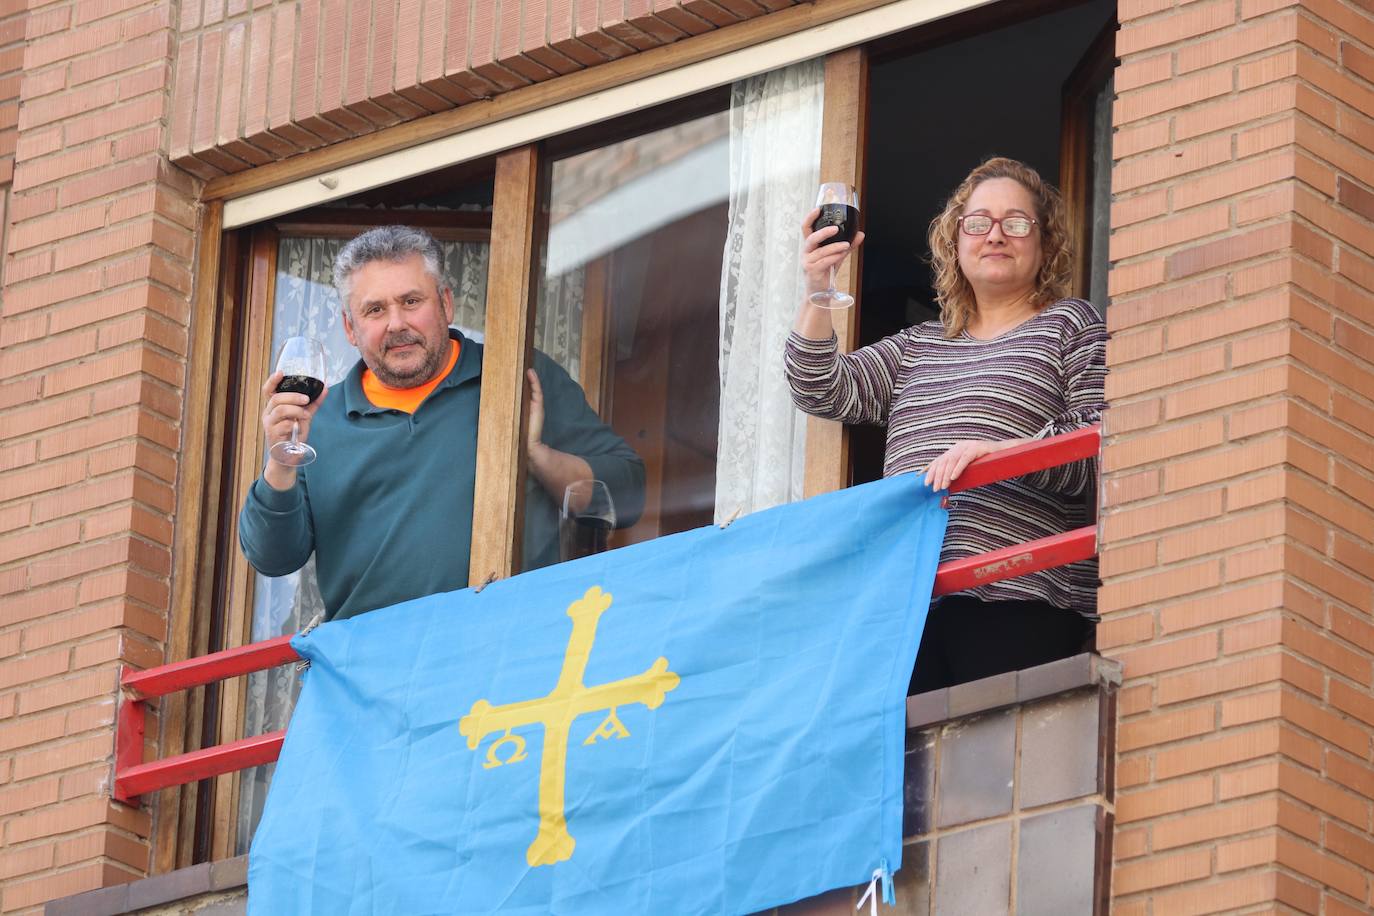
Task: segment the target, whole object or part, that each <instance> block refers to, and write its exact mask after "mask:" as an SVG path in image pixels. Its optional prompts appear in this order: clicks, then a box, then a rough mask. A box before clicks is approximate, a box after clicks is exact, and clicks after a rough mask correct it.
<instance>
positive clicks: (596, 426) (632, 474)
mask: <svg viewBox="0 0 1374 916" xmlns="http://www.w3.org/2000/svg"><path fill="white" fill-rule="evenodd" d="M534 365H535V368H534V369H532V370H530V373H529V378H530V412H529V426H528V430H527V442H526V445H527V452H528V456H529V457H528V469H529V472H530V473H531V474H532V475H534V477H535V479H536V480H538V481H539V484H540V486H541V487H543V489H544V491H545V492H547V493H548V494H549V496H550V498H551V499H552V500H553V502H554V504H555V505H562V504H563V491H564V489H565V488H566V487H567V486H568V484H570V483H572V482H573V481H576V480H587V479H595V480H600V481H603V482H604V483H605V484H606V487H607V489H608V490H610V493H611V499H612V500H613V501H614V502H615V509H616V526H617V527H619V528H628V527H629V526H630V525H633V524H634V523H635V522H637V521H638V520H639V516H640V515H641V514H642V513H643V511H644V462H643V460H641V459H640V457H639V455H637V454H636V453H635V450H634V449H632V448H630V446H629V444H628V443H626V442H625V440H624V439H622V438H621V437H620V436H618V435H616V434H615V433H614V432H613V431H612V430H611V429H610V427H608V426H607V425H606V424H605V423H603V422H601V418H600V417H598V416H597V415H596V413H595V411H593V410H592V409H591V407H590V406H589V405H588V404H587V398H586V395H584V394H583V393H582V388H581V387H580V386H579V385H578V384H577V383H576V382H575V381H573V380H572V378H571V377H570V376H569V375H568V373H567V372H565V371H564V370H563V369H562V367H560V366H559V365H558V364H557V363H555V362H554V361H553V360H551V359H549V357H547V356H545V355H544V354H543V353H539V352H536V353H535V360H534Z"/></svg>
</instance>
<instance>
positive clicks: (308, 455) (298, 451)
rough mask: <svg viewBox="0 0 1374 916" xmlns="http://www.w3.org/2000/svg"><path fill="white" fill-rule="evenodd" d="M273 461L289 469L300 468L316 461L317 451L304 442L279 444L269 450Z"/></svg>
mask: <svg viewBox="0 0 1374 916" xmlns="http://www.w3.org/2000/svg"><path fill="white" fill-rule="evenodd" d="M269 453H270V454H271V456H272V460H273V461H275V462H277V464H282V465H285V466H286V467H289V468H299V467H304V466H305V465H307V464H310V463H311V462H313V461H314V460H315V450H314V449H313V448H311V447H310V446H309V445H306V444H305V443H304V442H297V443H295V444H292V443H290V442H278V443H277V444H276V445H274V446H272V448H271V449H270V450H269Z"/></svg>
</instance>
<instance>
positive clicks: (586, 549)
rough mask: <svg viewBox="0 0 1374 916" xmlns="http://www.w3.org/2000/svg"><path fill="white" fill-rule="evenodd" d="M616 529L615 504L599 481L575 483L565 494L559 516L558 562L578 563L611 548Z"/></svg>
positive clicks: (609, 493) (603, 484)
mask: <svg viewBox="0 0 1374 916" xmlns="http://www.w3.org/2000/svg"><path fill="white" fill-rule="evenodd" d="M614 529H615V503H614V501H612V499H611V491H610V490H609V489H608V488H607V487H606V484H605V483H603V482H602V481H600V480H575V481H573V482H572V483H570V484H568V486H567V489H565V490H564V491H563V508H562V511H561V512H560V513H559V516H558V560H559V562H565V561H567V560H576V559H577V558H578V557H589V556H591V555H592V554H594V553H601V552H602V551H603V550H606V549H607V548H608V547H609V546H610V536H611V531H612V530H614Z"/></svg>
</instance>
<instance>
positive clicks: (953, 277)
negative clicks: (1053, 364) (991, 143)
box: [929, 156, 1073, 337]
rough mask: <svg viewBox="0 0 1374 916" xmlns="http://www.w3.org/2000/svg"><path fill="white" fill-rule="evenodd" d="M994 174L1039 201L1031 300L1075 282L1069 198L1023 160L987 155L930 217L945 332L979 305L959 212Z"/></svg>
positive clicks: (952, 331)
mask: <svg viewBox="0 0 1374 916" xmlns="http://www.w3.org/2000/svg"><path fill="white" fill-rule="evenodd" d="M993 178H1010V179H1011V180H1012V181H1015V182H1016V183H1017V184H1019V185H1021V187H1023V188H1025V189H1026V190H1027V191H1029V192H1030V196H1031V199H1032V200H1033V201H1034V202H1035V219H1036V223H1037V225H1038V226H1039V228H1040V270H1039V271H1038V272H1037V273H1036V276H1035V293H1034V294H1033V295H1032V297H1031V304H1032V305H1034V306H1035V307H1036V308H1037V309H1041V308H1044V307H1045V306H1047V305H1049V304H1050V303H1051V302H1056V301H1058V300H1060V299H1062V298H1064V297H1065V296H1066V295H1068V292H1069V287H1070V285H1071V284H1072V278H1073V252H1072V251H1071V250H1070V248H1069V233H1068V226H1067V225H1066V222H1065V217H1064V201H1063V198H1061V197H1060V196H1059V192H1058V191H1057V190H1056V189H1055V187H1054V186H1053V185H1051V184H1049V183H1048V182H1046V181H1045V180H1044V179H1042V178H1041V177H1040V175H1039V173H1037V172H1036V171H1035V169H1033V168H1031V167H1030V166H1028V165H1026V164H1025V163H1024V162H1018V161H1017V160H1015V159H1005V158H1002V157H1000V156H996V157H993V158H991V159H988V160H987V161H986V162H984V163H983V164H982V165H980V166H978V167H977V168H975V169H974V170H973V171H972V172H969V173H968V177H967V178H965V179H964V180H963V181H962V182H960V183H959V187H957V188H955V189H954V193H953V194H951V195H950V197H949V200H947V201H946V202H945V209H944V211H943V212H941V213H940V215H939V216H937V217H935V219H933V220H931V221H930V233H929V241H930V260H931V267H932V273H933V274H934V280H935V301H936V302H938V303H939V304H940V321H941V323H942V324H944V326H945V336H946V337H957V336H958V335H959V334H961V333H963V331H964V328H966V327H967V326H968V323H969V319H970V318H972V317H973V313H974V312H975V311H976V310H977V308H978V304H977V302H976V300H975V299H974V295H973V287H971V286H970V285H969V282H968V279H967V278H966V277H965V276H964V272H963V271H962V270H960V269H959V217H960V216H963V214H964V207H966V206H967V205H968V199H969V197H970V196H972V194H973V192H974V190H975V189H976V188H977V187H978V186H979V185H980V184H982V183H983V182H985V181H988V180H990V179H993Z"/></svg>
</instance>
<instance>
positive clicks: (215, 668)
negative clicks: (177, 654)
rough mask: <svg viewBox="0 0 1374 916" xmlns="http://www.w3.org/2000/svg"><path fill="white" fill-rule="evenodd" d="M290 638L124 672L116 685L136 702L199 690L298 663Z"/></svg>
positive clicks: (256, 643) (283, 637)
mask: <svg viewBox="0 0 1374 916" xmlns="http://www.w3.org/2000/svg"><path fill="white" fill-rule="evenodd" d="M294 635H295V634H294V633H293V634H291V635H288V636H278V637H277V638H276V639H268V640H265V641H263V642H255V643H252V644H251V645H247V646H239V647H238V648H236V649H225V650H224V651H223V652H215V653H212V654H210V655H202V656H200V657H199V658H188V659H186V660H185V661H181V662H173V663H172V664H170V665H160V666H159V667H157V668H149V669H148V670H147V671H130V670H128V669H125V671H124V676H123V678H122V679H121V680H120V686H122V687H123V688H124V689H125V690H126V691H128V692H129V693H130V694H131V695H133V696H135V697H138V698H139V699H143V700H149V699H152V698H153V697H160V696H164V695H165V694H169V693H176V692H177V691H178V690H186V689H188V688H191V687H203V686H204V685H206V684H212V683H214V682H215V681H222V680H224V679H225V678H229V677H237V676H238V675H241V674H251V673H253V672H254V671H264V670H266V669H268V668H275V667H277V666H278V665H285V664H286V663H287V662H294V661H299V660H300V656H299V655H297V654H296V650H295V649H293V648H291V637H292V636H294Z"/></svg>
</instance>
